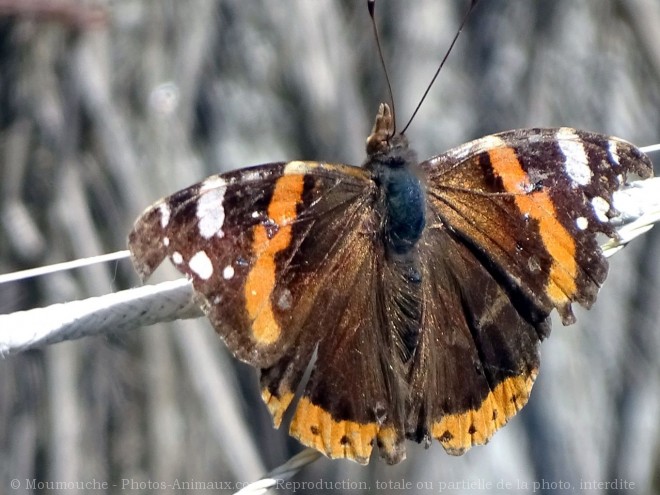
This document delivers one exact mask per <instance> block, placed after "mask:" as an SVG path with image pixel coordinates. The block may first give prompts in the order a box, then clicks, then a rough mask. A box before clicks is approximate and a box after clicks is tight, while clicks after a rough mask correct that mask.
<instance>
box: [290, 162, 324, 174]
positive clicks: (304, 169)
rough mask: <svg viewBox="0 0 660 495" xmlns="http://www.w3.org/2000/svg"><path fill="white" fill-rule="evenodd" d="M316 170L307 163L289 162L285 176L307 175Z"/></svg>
mask: <svg viewBox="0 0 660 495" xmlns="http://www.w3.org/2000/svg"><path fill="white" fill-rule="evenodd" d="M313 168H316V167H314V166H312V164H310V163H305V162H299V161H298V162H289V163H287V164H286V166H285V167H284V175H293V174H306V173H309V171H310V170H312V169H313Z"/></svg>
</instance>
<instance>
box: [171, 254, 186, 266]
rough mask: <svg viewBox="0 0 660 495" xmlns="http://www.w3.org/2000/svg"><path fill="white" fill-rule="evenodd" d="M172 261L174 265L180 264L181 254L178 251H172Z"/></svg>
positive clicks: (181, 260)
mask: <svg viewBox="0 0 660 495" xmlns="http://www.w3.org/2000/svg"><path fill="white" fill-rule="evenodd" d="M172 261H173V262H174V264H175V265H180V264H181V263H183V256H181V253H180V252H179V251H174V252H173V253H172Z"/></svg>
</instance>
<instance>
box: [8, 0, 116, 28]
mask: <svg viewBox="0 0 660 495" xmlns="http://www.w3.org/2000/svg"><path fill="white" fill-rule="evenodd" d="M12 15H13V16H19V17H29V18H33V19H36V20H39V21H55V22H59V23H61V24H64V25H68V26H72V27H74V28H77V29H89V28H94V27H99V26H102V25H104V24H105V23H106V22H107V14H106V12H105V9H103V8H102V7H101V6H87V5H82V4H80V3H74V2H70V1H67V0H0V16H12Z"/></svg>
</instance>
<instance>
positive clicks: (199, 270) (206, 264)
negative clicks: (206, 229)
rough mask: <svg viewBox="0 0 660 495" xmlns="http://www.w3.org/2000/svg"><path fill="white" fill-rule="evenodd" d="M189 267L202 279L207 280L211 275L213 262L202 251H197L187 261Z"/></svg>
mask: <svg viewBox="0 0 660 495" xmlns="http://www.w3.org/2000/svg"><path fill="white" fill-rule="evenodd" d="M188 266H189V267H190V269H191V270H192V271H193V272H195V273H196V274H197V275H198V276H199V278H201V279H202V280H208V279H210V278H211V275H213V263H211V259H210V258H209V257H208V255H207V254H206V253H205V252H204V251H197V252H196V253H195V254H194V255H193V257H192V258H190V261H189V262H188Z"/></svg>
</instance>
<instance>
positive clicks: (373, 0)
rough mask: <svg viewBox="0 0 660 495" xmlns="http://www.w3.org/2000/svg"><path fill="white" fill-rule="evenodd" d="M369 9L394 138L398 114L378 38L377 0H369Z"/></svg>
mask: <svg viewBox="0 0 660 495" xmlns="http://www.w3.org/2000/svg"><path fill="white" fill-rule="evenodd" d="M367 8H368V9H369V17H371V25H372V26H373V28H374V38H376V46H377V47H378V57H379V58H380V65H381V67H382V68H383V72H384V73H385V81H386V82H387V92H388V93H389V95H390V108H391V109H392V123H393V127H392V136H394V135H396V112H395V110H394V94H393V93H392V84H391V83H390V76H389V74H388V72H387V66H386V65H385V58H384V57H383V49H382V48H381V46H380V36H378V26H376V19H375V17H374V11H375V10H376V0H367Z"/></svg>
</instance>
